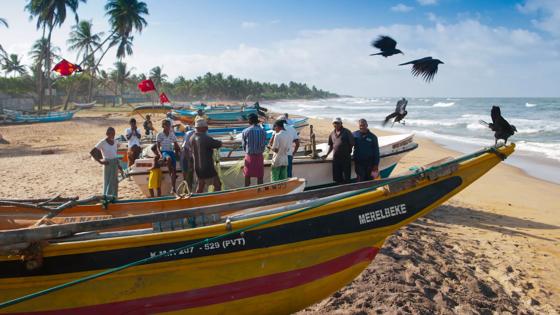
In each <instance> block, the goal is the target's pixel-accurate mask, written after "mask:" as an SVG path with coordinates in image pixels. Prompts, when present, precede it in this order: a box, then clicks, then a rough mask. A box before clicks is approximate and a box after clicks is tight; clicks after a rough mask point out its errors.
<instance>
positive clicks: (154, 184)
mask: <svg viewBox="0 0 560 315" xmlns="http://www.w3.org/2000/svg"><path fill="white" fill-rule="evenodd" d="M160 185H161V168H154V169H151V170H150V177H149V178H148V189H158V188H160Z"/></svg>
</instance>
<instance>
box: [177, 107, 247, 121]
mask: <svg viewBox="0 0 560 315" xmlns="http://www.w3.org/2000/svg"><path fill="white" fill-rule="evenodd" d="M204 114H205V115H206V116H208V120H209V121H210V122H213V121H216V122H245V121H247V120H248V116H249V114H257V109H255V108H244V109H242V110H232V111H227V110H208V111H205V112H204ZM196 115H197V112H196V111H192V110H185V109H178V110H175V111H173V116H175V117H177V119H179V120H181V121H183V122H186V123H192V122H193V121H194V118H195V117H196Z"/></svg>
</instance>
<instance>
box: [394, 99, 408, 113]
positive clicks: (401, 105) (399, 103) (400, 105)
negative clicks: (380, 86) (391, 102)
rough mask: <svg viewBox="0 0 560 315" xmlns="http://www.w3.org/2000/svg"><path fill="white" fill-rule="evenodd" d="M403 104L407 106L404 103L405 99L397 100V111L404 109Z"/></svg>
mask: <svg viewBox="0 0 560 315" xmlns="http://www.w3.org/2000/svg"><path fill="white" fill-rule="evenodd" d="M403 106H406V105H405V104H404V101H403V100H399V101H398V102H397V107H395V113H400V112H401V111H402V109H403Z"/></svg>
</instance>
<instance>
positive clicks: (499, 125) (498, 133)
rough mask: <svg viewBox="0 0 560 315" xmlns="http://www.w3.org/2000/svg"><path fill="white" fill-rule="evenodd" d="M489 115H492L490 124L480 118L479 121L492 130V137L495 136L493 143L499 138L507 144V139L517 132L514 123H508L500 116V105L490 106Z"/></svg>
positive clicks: (495, 143)
mask: <svg viewBox="0 0 560 315" xmlns="http://www.w3.org/2000/svg"><path fill="white" fill-rule="evenodd" d="M490 117H492V123H491V124H489V123H487V122H485V121H484V120H481V121H480V123H481V124H483V125H486V126H487V127H488V128H490V129H491V130H492V131H494V138H496V142H494V145H497V144H498V140H499V139H502V140H504V144H507V139H508V138H509V137H511V136H513V134H514V133H516V132H517V128H515V126H514V125H510V124H509V122H507V120H505V119H504V117H502V113H501V111H500V106H492V110H491V111H490Z"/></svg>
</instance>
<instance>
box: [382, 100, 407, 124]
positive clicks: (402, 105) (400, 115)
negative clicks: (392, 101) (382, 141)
mask: <svg viewBox="0 0 560 315" xmlns="http://www.w3.org/2000/svg"><path fill="white" fill-rule="evenodd" d="M407 104H408V101H407V100H406V98H404V97H403V98H402V99H401V100H399V101H398V102H397V106H396V107H395V111H394V112H393V113H391V114H389V115H388V116H387V117H385V121H384V122H383V126H385V125H386V124H387V123H388V122H389V120H391V118H395V120H394V121H393V125H394V124H395V123H397V122H400V121H401V120H403V119H404V117H405V116H406V114H408V112H407V111H406V105H407ZM402 124H403V125H404V122H402ZM393 125H391V127H392V126H393Z"/></svg>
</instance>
